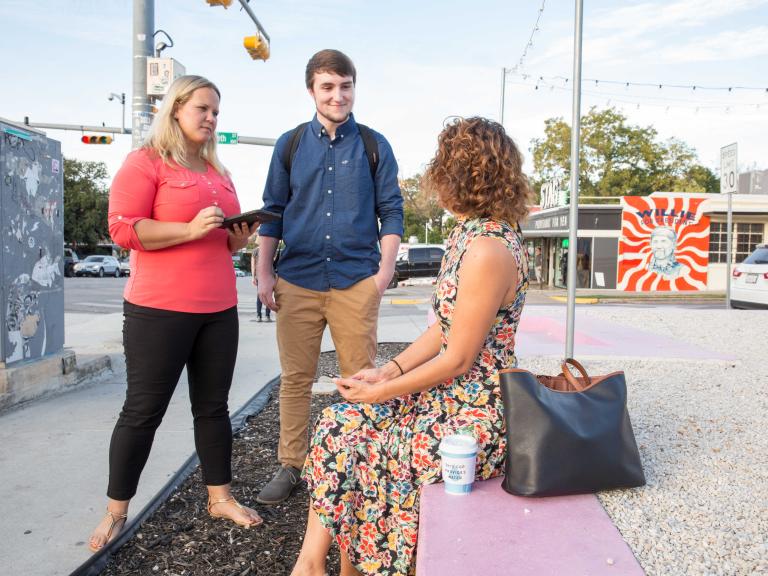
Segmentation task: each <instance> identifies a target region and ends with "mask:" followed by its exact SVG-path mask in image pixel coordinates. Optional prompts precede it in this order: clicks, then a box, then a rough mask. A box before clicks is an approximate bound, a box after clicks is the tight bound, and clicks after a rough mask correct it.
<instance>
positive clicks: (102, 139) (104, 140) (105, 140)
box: [80, 135, 112, 144]
mask: <svg viewBox="0 0 768 576" xmlns="http://www.w3.org/2000/svg"><path fill="white" fill-rule="evenodd" d="M80 141H81V142H82V143H83V144H112V136H88V135H83V137H82V138H80Z"/></svg>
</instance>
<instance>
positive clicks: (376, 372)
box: [352, 366, 390, 384]
mask: <svg viewBox="0 0 768 576" xmlns="http://www.w3.org/2000/svg"><path fill="white" fill-rule="evenodd" d="M352 379H353V380H362V381H363V382H368V383H369V384H373V383H375V382H381V381H382V380H389V379H390V376H389V374H388V373H387V371H386V370H385V369H384V367H383V366H382V367H381V368H366V369H365V370H360V372H358V373H357V374H354V375H353V376H352Z"/></svg>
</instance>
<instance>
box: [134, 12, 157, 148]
mask: <svg viewBox="0 0 768 576" xmlns="http://www.w3.org/2000/svg"><path fill="white" fill-rule="evenodd" d="M154 33H155V0H133V100H132V106H131V111H132V112H131V126H132V130H131V137H132V140H133V142H132V147H133V148H134V149H136V148H138V147H139V146H141V143H142V141H143V140H144V136H145V135H146V131H147V129H148V128H149V125H150V124H151V122H152V107H151V105H150V102H149V97H148V96H147V57H151V56H152V54H153V51H152V48H153V47H152V41H153V37H154V36H153V35H154Z"/></svg>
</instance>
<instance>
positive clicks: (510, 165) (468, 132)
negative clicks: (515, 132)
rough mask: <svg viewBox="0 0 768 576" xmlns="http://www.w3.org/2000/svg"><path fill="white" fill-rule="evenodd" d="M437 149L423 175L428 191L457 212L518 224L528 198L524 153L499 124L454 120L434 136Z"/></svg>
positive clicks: (447, 207) (526, 213)
mask: <svg viewBox="0 0 768 576" xmlns="http://www.w3.org/2000/svg"><path fill="white" fill-rule="evenodd" d="M437 142H438V146H437V153H436V154H435V157H434V158H433V159H432V161H431V162H430V163H429V166H428V167H427V171H426V173H425V174H424V184H425V187H426V189H427V190H429V191H431V192H433V193H437V195H438V198H439V199H440V204H442V206H443V207H444V208H445V209H447V210H448V211H450V212H452V213H454V214H457V215H459V216H467V217H471V218H492V219H494V220H503V221H505V222H508V223H510V224H517V223H519V222H521V221H522V220H524V219H525V218H526V216H527V215H528V206H529V205H530V204H531V202H532V200H533V197H532V194H531V189H530V186H529V185H528V177H527V176H526V175H525V174H523V171H522V169H523V155H522V154H521V153H520V150H519V149H518V148H517V146H516V145H515V143H514V141H513V140H512V138H510V137H509V136H508V135H507V133H506V132H505V130H504V127H503V126H502V125H501V124H499V123H498V122H494V121H492V120H488V119H487V118H480V117H474V118H457V119H455V120H454V121H453V122H451V123H450V124H448V125H447V126H446V127H445V128H444V129H443V131H442V132H441V133H440V136H438V139H437Z"/></svg>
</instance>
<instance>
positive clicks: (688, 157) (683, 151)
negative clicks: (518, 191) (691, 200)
mask: <svg viewBox="0 0 768 576" xmlns="http://www.w3.org/2000/svg"><path fill="white" fill-rule="evenodd" d="M531 144H532V152H533V162H534V175H533V184H534V189H535V190H536V191H537V193H538V191H539V190H540V188H541V184H543V183H544V182H547V181H549V180H552V179H555V178H561V179H563V178H565V177H566V176H567V174H568V172H569V170H570V165H571V126H570V125H569V124H568V123H566V122H565V121H564V120H563V119H562V118H550V119H548V120H546V121H545V123H544V138H537V139H534V140H533V141H532V142H531ZM579 163H580V175H579V194H580V195H582V196H600V197H616V196H625V195H637V196H647V195H648V194H651V193H652V192H657V191H671V192H715V191H717V186H716V184H717V178H716V177H715V175H714V174H713V173H712V171H711V170H709V169H708V168H706V167H704V166H702V165H700V164H698V162H697V157H696V152H695V150H694V149H693V148H691V147H689V146H688V145H687V144H685V143H684V142H681V141H680V140H677V139H675V138H671V139H669V140H666V141H659V140H658V133H657V131H656V130H655V129H654V128H653V127H651V126H647V127H641V126H633V125H630V124H629V123H628V122H627V119H626V117H625V116H624V115H622V114H621V113H620V112H618V111H617V110H616V109H614V108H608V109H605V110H598V109H597V108H594V107H593V108H591V109H590V110H589V112H588V113H587V114H586V115H585V116H583V117H582V120H581V152H580V155H579Z"/></svg>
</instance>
